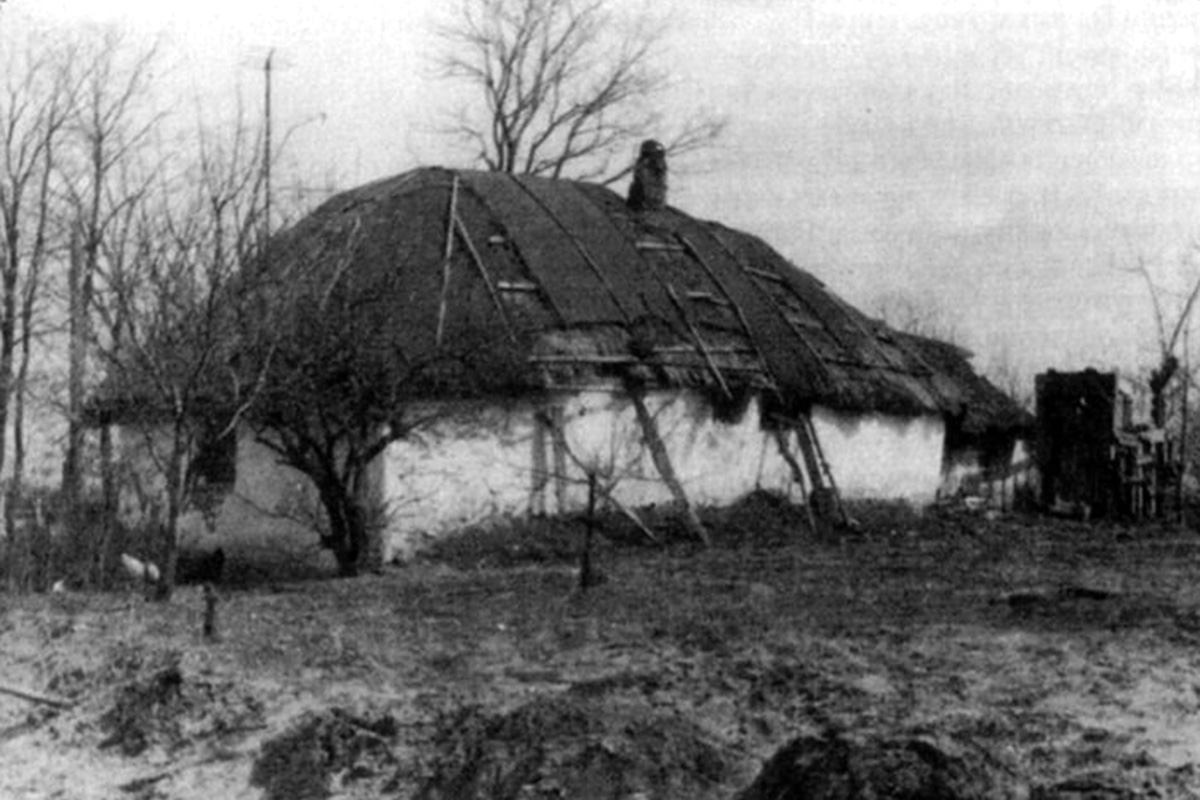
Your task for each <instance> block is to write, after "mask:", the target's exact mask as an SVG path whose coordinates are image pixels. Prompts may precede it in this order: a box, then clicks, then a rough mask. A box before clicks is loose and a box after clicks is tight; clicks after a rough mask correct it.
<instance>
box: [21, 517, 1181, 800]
mask: <svg viewBox="0 0 1200 800" xmlns="http://www.w3.org/2000/svg"><path fill="white" fill-rule="evenodd" d="M713 525H714V530H716V531H717V533H718V536H717V544H716V545H715V546H714V547H713V548H711V549H709V550H707V551H696V550H694V549H693V548H690V547H686V546H677V547H672V548H668V549H665V550H661V549H651V548H646V547H636V546H629V545H615V544H611V543H609V544H606V545H605V547H604V548H603V549H602V550H601V551H600V552H599V553H598V554H597V555H598V558H599V561H600V563H601V566H602V569H603V571H604V573H605V575H606V576H607V579H608V580H607V581H606V582H605V583H603V584H602V585H600V586H598V587H596V588H594V589H591V590H589V591H588V592H586V593H583V592H581V591H579V589H578V588H577V587H576V572H575V568H574V565H573V563H572V562H571V561H569V560H566V555H569V552H570V548H572V547H574V546H575V544H576V540H577V538H578V534H577V531H576V530H575V529H572V528H570V527H569V526H567V527H562V528H560V529H558V530H557V532H556V533H554V534H553V535H554V536H556V537H557V538H555V539H553V540H551V539H548V538H547V533H546V531H544V530H543V531H539V532H536V534H535V535H529V536H526V537H525V538H516V537H509V538H507V539H503V540H496V541H488V540H485V539H482V538H481V539H478V540H475V541H473V542H470V543H468V544H466V545H463V546H462V547H460V548H459V549H457V550H455V549H453V548H451V549H449V550H447V551H446V552H445V553H443V558H442V559H441V560H439V561H422V562H420V563H417V564H413V565H410V566H407V567H403V568H394V569H389V570H388V571H387V572H386V573H385V574H383V575H374V576H368V577H364V578H360V579H356V580H321V581H304V582H287V581H279V582H276V583H262V584H259V585H250V586H243V587H241V588H231V587H225V588H223V589H222V602H221V605H220V614H219V633H220V639H219V640H218V641H215V642H212V641H206V640H205V639H204V638H203V637H202V636H201V635H200V629H201V619H202V610H203V601H202V597H201V594H200V591H199V589H197V588H194V587H185V588H183V589H182V590H180V591H179V592H178V593H177V595H176V598H175V600H174V601H173V602H172V603H170V604H169V605H154V604H147V603H145V602H143V601H142V600H141V599H140V597H138V595H137V594H136V593H134V592H130V593H129V594H124V595H111V594H110V595H84V594H66V595H54V596H46V597H33V598H13V597H0V603H2V604H3V614H2V615H0V685H3V686H7V687H10V688H19V689H23V690H26V691H31V692H36V693H38V694H41V695H46V696H49V697H51V698H57V699H60V700H63V701H65V702H66V703H68V704H69V707H66V708H57V707H54V706H50V705H45V704H38V703H33V702H29V701H27V700H22V699H18V698H15V697H10V696H3V695H0V764H2V765H3V766H2V768H0V797H3V798H117V797H131V798H181V799H182V798H213V797H224V798H282V797H376V796H396V797H425V798H436V797H449V796H464V797H466V796H472V797H473V796H493V795H488V794H485V793H483V790H481V789H479V788H478V787H479V786H482V785H483V784H482V783H480V781H482V780H483V778H480V777H479V776H478V775H475V776H474V777H472V778H470V780H468V779H467V778H463V777H461V772H462V764H463V762H464V761H466V762H470V761H472V760H474V761H476V762H480V761H482V760H486V759H487V758H493V757H494V758H496V759H500V760H505V759H507V760H508V761H514V760H520V759H522V758H538V759H542V760H541V761H538V762H537V763H536V764H535V766H536V770H535V771H537V776H535V777H533V778H528V779H527V780H526V782H527V783H529V782H530V781H533V782H534V783H536V782H537V781H541V783H540V784H538V786H540V787H541V788H540V789H539V791H541V794H538V795H536V796H544V797H552V796H572V795H571V794H569V792H577V789H574V790H572V789H570V786H576V787H578V786H579V785H586V784H587V783H588V782H591V783H593V784H594V783H597V782H599V783H607V784H609V785H610V786H617V784H618V783H619V784H620V786H621V788H619V790H618V789H612V791H609V792H608V793H605V791H604V790H602V788H598V789H597V790H596V791H595V792H593V793H590V794H588V795H587V796H595V797H610V796H611V797H638V796H641V797H681V798H682V797H728V798H733V797H735V796H737V794H738V793H739V792H740V791H742V790H744V789H745V788H746V787H747V786H749V785H750V784H751V782H752V781H753V780H754V778H755V776H756V774H758V772H759V770H760V769H761V767H762V764H763V763H764V761H766V760H767V759H768V758H769V757H770V756H771V755H772V754H773V753H775V752H776V751H777V750H779V748H781V747H783V746H784V745H785V744H787V743H788V742H789V741H791V740H793V739H794V738H795V737H797V736H801V735H810V736H815V735H825V734H828V733H829V732H831V731H833V732H839V733H848V734H852V735H855V736H867V735H878V736H897V737H898V736H914V735H915V736H925V737H931V738H933V739H935V740H937V741H953V742H956V743H958V744H959V745H963V746H970V747H974V748H978V749H980V750H982V751H986V752H987V753H988V754H989V755H988V757H989V759H991V760H992V761H993V762H994V763H995V764H996V765H998V766H997V769H998V770H1000V772H1001V773H1003V775H1004V776H1005V778H1004V779H1005V780H1006V781H1009V782H1010V783H1011V785H1012V786H1013V787H1015V788H1014V790H1013V794H1012V795H1011V796H1018V797H1019V796H1028V797H1062V798H1066V797H1195V796H1200V772H1198V770H1197V764H1200V714H1198V713H1197V711H1198V709H1200V648H1198V646H1197V645H1198V644H1200V588H1198V587H1200V580H1198V579H1200V548H1198V545H1200V537H1197V536H1196V534H1194V533H1191V532H1187V531H1183V532H1181V531H1179V530H1177V529H1167V528H1142V529H1127V528H1123V527H1117V526H1107V525H1095V526H1088V525H1083V524H1081V523H1073V522H1066V521H1061V520H1049V519H1044V518H1034V517H1012V518H1004V519H988V518H985V517H982V516H973V515H968V514H966V513H964V512H953V513H940V514H929V515H926V516H924V517H915V516H911V515H905V514H903V513H882V512H881V513H875V514H872V513H867V514H865V515H864V518H863V527H862V530H861V532H859V533H857V534H855V535H852V536H841V537H837V536H829V537H815V536H812V535H810V534H808V533H805V532H804V531H803V528H802V526H801V519H800V517H799V516H798V515H795V514H794V512H792V511H790V510H787V509H782V508H778V507H774V506H772V505H770V504H769V503H758V504H748V505H746V506H744V507H742V508H740V509H736V510H734V511H732V512H728V513H726V514H722V515H720V516H719V517H716V518H714V519H713ZM539 537H541V538H539ZM539 703H541V704H542V705H538V704H539ZM555 703H558V705H554V704H555ZM547 704H548V705H547ZM529 709H533V711H529ZM522 714H524V716H522ZM506 715H507V716H506ZM581 715H582V717H585V718H593V717H594V718H595V719H596V720H597V723H596V724H595V725H592V724H591V723H590V721H589V720H587V719H585V720H583V721H577V722H578V725H576V722H572V720H575V719H576V718H577V717H580V716H581ZM573 725H576V727H572V726H573ZM578 726H582V727H578ZM555 731H559V732H565V733H563V735H564V736H566V735H567V734H569V735H570V736H569V737H568V738H570V737H574V738H571V739H570V741H572V742H577V741H582V740H583V739H586V740H587V741H589V742H592V745H594V747H593V748H592V749H590V750H589V749H586V748H585V749H583V750H578V749H577V750H571V749H570V748H571V747H574V746H575V745H573V744H572V745H563V747H564V748H565V749H562V750H561V751H556V752H559V755H556V756H553V757H551V756H547V755H546V752H547V749H546V747H542V746H541V745H540V744H539V742H541V740H542V739H548V738H549V737H551V736H553V735H555ZM472 737H474V738H472ZM488 737H491V739H488ZM497 737H499V738H503V739H504V741H503V742H502V743H501V744H496V743H495V741H493V740H496V739H497ZM504 737H507V738H504ZM580 737H583V739H581V738H580ZM588 737H592V738H590V739H589V738H588ZM593 740H594V741H593ZM484 741H486V744H481V742H484ZM592 745H589V747H592ZM531 747H532V748H533V749H532V750H530V749H529V748H531ZM597 747H598V748H600V749H601V750H603V752H604V753H606V754H607V756H606V758H607V759H608V760H607V761H605V762H604V763H605V764H606V765H607V766H604V769H603V770H601V771H596V770H598V769H600V768H599V767H597V766H596V763H598V762H596V758H595V752H597V751H596V750H595V748H597ZM497 748H499V749H497ZM522 748H525V749H522ZM539 748H540V749H539ZM530 753H536V755H530ZM547 759H549V760H547ZM555 759H557V760H555ZM585 762H586V764H585ZM531 763H532V762H531ZM581 765H583V766H581ZM714 765H716V766H714ZM497 769H499V768H497ZM531 769H533V767H531ZM455 770H458V771H459V772H458V773H456V772H455ZM556 770H557V771H556ZM571 770H575V772H574V773H571V775H573V776H574V777H568V778H564V777H563V775H565V774H567V773H568V772H570V771H571ZM581 770H582V771H581ZM589 770H590V771H589ZM621 770H625V771H626V772H627V773H629V774H623V773H621ZM634 772H636V773H637V774H636V775H634V774H633V773H634ZM551 773H553V775H551ZM455 775H458V776H459V777H454V776H455ZM571 780H574V781H576V783H575V784H571V783H570V781H571ZM456 781H457V782H456ZM471 781H474V783H471ZM553 781H557V783H553ZM564 781H565V783H564ZM580 781H582V782H583V783H582V784H581V783H579V782H580ZM530 785H533V784H532V783H530ZM468 786H470V787H475V788H471V789H469V790H468V788H464V787H468ZM447 787H450V788H447ZM453 787H459V788H457V789H455V788H453ZM555 787H558V788H555ZM563 787H567V788H563ZM555 791H557V792H558V794H554V793H553V792H555ZM472 792H474V793H473V794H472ZM494 796H502V795H500V794H495V795H494ZM511 796H514V797H515V796H517V795H516V794H513V795H511ZM522 796H525V795H522ZM528 796H534V795H528ZM576 796H581V795H578V794H576Z"/></svg>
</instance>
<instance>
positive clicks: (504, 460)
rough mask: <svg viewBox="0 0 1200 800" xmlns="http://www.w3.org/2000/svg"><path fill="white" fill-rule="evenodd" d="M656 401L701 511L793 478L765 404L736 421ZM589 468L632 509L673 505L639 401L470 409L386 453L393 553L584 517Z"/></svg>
mask: <svg viewBox="0 0 1200 800" xmlns="http://www.w3.org/2000/svg"><path fill="white" fill-rule="evenodd" d="M646 405H647V408H648V410H649V411H650V413H651V414H652V415H653V416H654V418H655V424H656V426H657V428H658V431H659V433H660V435H661V438H662V440H663V442H664V444H665V445H666V449H667V451H668V454H669V456H670V459H671V462H672V464H673V465H674V467H675V471H676V474H677V477H678V478H679V481H680V483H681V484H683V487H684V489H685V491H686V493H687V494H688V497H689V498H690V500H691V501H692V502H693V503H695V504H697V505H721V504H727V503H730V502H733V501H734V500H736V499H738V498H739V497H741V496H743V495H745V494H746V493H747V492H750V491H752V490H754V489H755V488H763V489H773V490H778V491H788V490H789V488H790V485H791V474H790V472H789V471H788V468H787V464H786V462H784V461H783V459H782V458H781V457H780V456H779V453H778V448H777V445H776V444H775V441H774V439H773V438H772V437H771V436H770V435H768V434H767V433H766V432H764V431H763V430H762V427H761V424H760V417H759V407H758V404H757V403H756V402H752V403H751V404H750V407H749V408H748V409H747V410H746V412H745V413H744V414H743V415H742V416H741V417H740V418H739V419H737V420H736V421H732V422H729V423H724V422H720V421H716V420H714V419H713V418H712V416H711V411H710V408H711V407H710V406H709V405H708V403H707V401H705V400H704V399H703V398H701V397H699V396H696V395H690V394H682V395H681V394H679V393H673V392H661V393H650V394H649V395H648V396H647V398H646ZM551 416H553V419H552V418H551ZM555 427H557V428H558V429H559V430H561V431H562V437H561V439H559V437H556V436H555V435H554V432H553V431H554V428H555ZM556 440H557V441H556ZM560 442H561V444H560ZM564 445H565V446H564ZM589 471H594V472H596V473H597V475H598V476H599V480H600V482H601V484H603V485H604V486H605V487H608V490H609V491H611V494H612V496H613V497H614V498H616V499H617V500H618V501H619V502H620V503H622V504H623V505H626V506H628V507H631V508H636V507H641V506H646V505H650V504H662V503H670V502H671V500H672V497H671V494H670V491H669V490H668V488H667V486H666V485H665V484H664V483H663V481H662V478H661V477H660V476H659V474H658V471H657V469H656V468H655V466H654V463H653V460H652V458H651V456H650V452H649V450H648V448H647V447H646V445H645V444H644V439H643V434H642V429H641V426H640V425H639V424H638V421H637V417H636V414H635V412H634V409H633V405H632V403H631V402H630V401H629V399H628V398H626V397H624V396H622V395H620V394H617V393H614V392H611V391H599V390H597V391H585V392H580V393H576V394H571V395H568V396H564V397H562V398H561V399H559V400H558V401H555V402H553V403H551V404H550V405H549V406H535V405H533V404H530V403H517V404H514V405H512V406H511V407H508V408H499V407H496V406H494V405H491V406H480V405H468V404H462V405H460V406H458V407H457V408H456V409H455V410H454V413H453V414H452V415H451V417H450V418H448V419H445V420H443V421H442V422H440V423H439V424H437V425H436V426H434V427H433V428H432V429H430V430H429V431H427V432H426V435H425V436H424V437H422V439H421V440H420V441H407V442H397V443H395V444H393V445H392V446H391V447H390V448H389V449H388V451H387V453H386V454H385V465H384V469H383V480H384V495H385V496H387V497H389V498H392V500H391V507H390V511H391V514H392V535H391V536H390V537H389V538H390V541H391V542H392V547H393V548H394V549H395V551H396V552H397V553H399V554H404V553H406V552H408V551H411V550H412V549H414V548H417V547H419V546H420V545H421V543H422V542H423V541H426V540H428V539H429V538H432V537H436V536H439V535H441V534H443V533H445V532H447V531H449V530H454V529H456V528H461V527H464V526H468V525H473V524H478V523H481V522H486V521H493V520H498V519H505V518H512V517H519V516H524V515H527V514H542V513H546V514H553V513H558V512H562V511H572V510H578V509H582V508H583V507H584V505H585V504H586V501H587V478H586V476H587V473H588V472H589Z"/></svg>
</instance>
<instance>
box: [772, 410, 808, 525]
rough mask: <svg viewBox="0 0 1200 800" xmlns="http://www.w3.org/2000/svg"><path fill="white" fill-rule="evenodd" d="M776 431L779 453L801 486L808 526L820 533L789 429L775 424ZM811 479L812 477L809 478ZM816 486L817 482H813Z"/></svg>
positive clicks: (801, 496)
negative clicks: (793, 449)
mask: <svg viewBox="0 0 1200 800" xmlns="http://www.w3.org/2000/svg"><path fill="white" fill-rule="evenodd" d="M772 430H773V431H774V433H775V443H776V444H777V445H779V454H780V455H781V456H783V460H784V461H786V462H787V465H788V467H789V468H791V470H792V479H793V480H794V481H796V485H797V486H799V487H800V502H802V503H804V511H805V512H806V513H807V514H808V527H809V528H810V529H811V530H812V532H813V533H818V532H819V531H818V529H817V516H816V514H814V513H813V508H812V504H811V503H809V502H808V487H807V486H805V477H806V476H805V474H804V469H803V467H801V466H800V462H799V461H797V460H796V456H795V455H793V454H792V450H791V448H790V447H788V441H787V436H788V434H787V431H786V430H784V429H783V428H781V427H779V426H778V425H775V426H774V427H773V429H772ZM809 480H811V478H810V479H809ZM813 485H814V487H815V486H816V484H815V483H814V484H813Z"/></svg>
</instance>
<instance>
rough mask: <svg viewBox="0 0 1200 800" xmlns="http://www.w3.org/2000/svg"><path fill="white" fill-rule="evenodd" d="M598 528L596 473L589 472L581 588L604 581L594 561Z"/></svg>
mask: <svg viewBox="0 0 1200 800" xmlns="http://www.w3.org/2000/svg"><path fill="white" fill-rule="evenodd" d="M595 530H596V473H594V472H589V473H588V507H587V528H586V530H585V531H584V534H583V552H582V553H581V554H580V556H579V588H580V589H583V590H585V591H586V590H588V589H590V588H592V587H593V586H599V585H600V584H602V583H604V576H603V575H602V574H600V571H599V570H597V569H596V565H595V564H594V563H592V538H593V534H594V533H595Z"/></svg>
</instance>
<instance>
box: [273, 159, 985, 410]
mask: <svg viewBox="0 0 1200 800" xmlns="http://www.w3.org/2000/svg"><path fill="white" fill-rule="evenodd" d="M271 258H272V266H271V269H272V270H278V271H279V274H286V275H287V276H289V277H288V280H289V282H291V283H299V284H301V285H310V286H311V287H312V290H313V291H329V290H330V289H329V287H330V286H332V285H334V284H338V285H339V286H341V287H342V289H343V290H344V289H345V287H347V286H348V287H351V288H352V290H353V288H354V287H360V288H359V290H360V291H361V292H363V293H370V294H371V295H372V296H371V297H370V301H371V302H370V303H369V304H368V305H369V306H370V307H371V308H376V309H384V310H385V312H386V313H380V315H379V316H378V331H377V335H378V337H379V342H375V343H373V345H374V346H383V347H390V348H393V349H394V350H395V351H396V352H399V353H402V354H403V356H404V357H405V358H408V359H412V360H420V359H422V358H425V357H428V356H430V354H436V353H437V352H438V351H439V350H445V349H449V348H452V347H454V346H455V343H458V342H463V341H471V342H478V341H481V340H487V341H489V342H492V343H493V344H497V345H498V344H499V343H504V344H505V345H506V346H507V347H508V351H509V354H510V355H511V356H515V358H511V359H509V361H510V362H511V363H518V364H525V365H527V372H525V373H524V376H523V380H524V381H525V382H526V383H527V384H528V385H529V386H531V387H534V386H537V387H545V388H549V387H569V386H578V385H586V384H589V383H591V384H594V383H595V382H596V381H597V380H605V379H612V380H626V381H627V380H633V381H636V382H638V383H639V384H640V385H644V386H645V385H656V386H692V387H701V388H704V389H705V390H707V391H710V392H712V393H713V394H714V395H720V396H724V397H726V398H731V397H733V396H735V395H737V394H740V393H744V392H746V391H749V390H758V389H762V390H766V394H767V395H768V396H769V397H771V398H773V401H774V402H777V403H778V404H779V407H780V408H781V409H782V410H783V411H784V412H789V411H792V410H799V409H803V408H806V407H808V406H810V405H811V404H813V403H821V404H825V405H828V406H832V407H835V408H841V409H847V410H863V411H868V410H874V411H889V412H893V413H902V414H918V413H949V414H961V413H964V411H965V409H966V407H967V406H968V405H970V404H972V403H975V402H981V403H982V404H983V407H982V411H983V412H985V413H989V414H990V413H992V412H994V411H997V410H1001V411H1005V410H1006V409H1003V408H1001V406H1002V404H1000V403H998V402H993V401H994V400H995V398H993V397H991V395H989V394H988V393H987V392H986V391H982V390H981V389H980V386H981V384H980V381H981V380H982V379H980V378H978V377H977V376H975V374H974V372H973V371H972V370H971V367H970V366H969V364H968V363H967V361H966V359H965V357H964V356H963V355H961V353H958V354H956V353H955V352H952V351H949V350H947V351H942V350H937V351H936V353H935V355H936V357H930V354H931V353H933V352H934V351H933V349H932V346H930V347H923V346H917V345H916V344H914V343H913V342H912V341H911V340H908V339H905V338H904V337H902V336H901V335H900V334H898V333H896V332H895V331H892V330H890V329H888V328H886V326H883V325H881V324H880V323H879V322H878V321H876V320H872V319H869V318H867V317H866V316H864V315H863V314H861V313H860V312H858V311H857V310H855V309H854V308H852V307H851V306H849V305H848V304H847V303H845V302H844V301H842V300H841V299H840V298H838V297H837V296H836V295H834V294H833V293H832V292H830V291H829V290H828V289H827V288H826V287H825V286H824V285H823V284H822V283H821V282H820V281H819V280H817V279H816V278H815V277H813V276H812V275H810V274H808V273H807V272H804V271H803V270H801V269H798V268H797V267H796V266H794V265H793V264H791V263H789V262H788V261H787V260H785V259H784V258H783V257H782V256H780V255H779V254H778V253H777V252H775V251H774V250H772V249H771V248H770V247H769V246H767V245H766V244H765V243H764V242H762V241H761V240H760V239H758V238H756V237H753V236H750V235H748V234H745V233H741V232H739V231H735V230H732V229H730V228H727V227H724V226H722V225H719V224H717V223H713V222H705V221H701V220H697V219H694V218H692V217H690V216H688V215H686V214H684V213H682V212H680V211H678V210H676V209H674V208H671V207H669V206H668V207H666V208H663V209H661V210H646V211H633V210H631V209H630V208H629V207H628V206H627V205H626V203H625V202H624V201H623V200H622V198H621V197H619V196H618V195H616V194H615V193H613V192H611V191H609V190H608V189H606V188H604V187H601V186H596V185H592V184H586V183H578V182H573V181H561V180H560V181H555V180H548V179H543V178H535V177H528V176H514V175H508V174H498V173H485V172H474V171H464V170H448V169H442V168H425V169H418V170H414V171H412V172H408V173H405V174H403V175H400V176H397V177H394V178H390V179H387V180H383V181H379V182H376V183H372V184H369V185H366V186H363V187H360V188H358V189H354V190H351V191H348V192H345V193H343V194H340V195H338V196H336V197H334V198H333V199H331V200H329V201H328V202H326V203H325V204H324V205H322V206H321V207H320V208H318V209H317V210H316V211H315V212H313V213H312V214H311V215H309V216H308V217H307V218H305V219H303V220H302V221H300V222H299V223H298V224H297V225H295V226H294V227H293V228H291V229H290V230H288V231H285V232H284V233H282V234H281V235H280V236H278V237H277V238H276V240H275V242H274V244H273V245H272V250H271ZM364 345H366V343H364ZM501 372H503V373H504V374H505V376H506V380H507V381H509V385H511V374H510V371H509V370H502V371H501ZM443 388H445V387H444V386H443ZM487 388H488V387H486V386H477V385H476V386H473V387H472V391H486V390H487Z"/></svg>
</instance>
